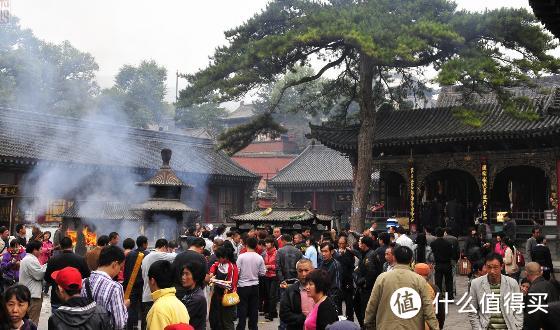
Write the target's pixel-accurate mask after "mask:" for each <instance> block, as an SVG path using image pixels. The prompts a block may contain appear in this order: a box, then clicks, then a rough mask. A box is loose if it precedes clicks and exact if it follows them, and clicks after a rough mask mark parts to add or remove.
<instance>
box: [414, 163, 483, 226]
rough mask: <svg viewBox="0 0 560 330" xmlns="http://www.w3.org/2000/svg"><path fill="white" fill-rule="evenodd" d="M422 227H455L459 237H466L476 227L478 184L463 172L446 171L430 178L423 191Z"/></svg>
mask: <svg viewBox="0 0 560 330" xmlns="http://www.w3.org/2000/svg"><path fill="white" fill-rule="evenodd" d="M419 197H420V200H421V203H422V206H421V208H420V223H421V224H422V225H423V226H429V227H431V228H435V227H443V226H446V227H452V229H453V231H454V232H455V233H456V234H464V233H466V231H467V229H468V227H469V226H471V225H473V224H474V217H475V213H476V207H477V205H478V204H479V203H480V192H479V189H478V184H477V183H476V180H475V179H474V178H473V176H472V175H471V174H469V173H467V172H465V171H462V170H452V169H446V170H441V171H437V172H433V173H431V174H430V175H428V176H427V177H426V179H425V181H424V185H423V186H422V187H421V192H420V196H419Z"/></svg>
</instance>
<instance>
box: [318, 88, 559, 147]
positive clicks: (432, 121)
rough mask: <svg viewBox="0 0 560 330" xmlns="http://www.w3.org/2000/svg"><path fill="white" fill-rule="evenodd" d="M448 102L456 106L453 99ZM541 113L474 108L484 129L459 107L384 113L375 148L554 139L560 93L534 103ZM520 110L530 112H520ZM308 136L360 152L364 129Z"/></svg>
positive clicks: (494, 105)
mask: <svg viewBox="0 0 560 330" xmlns="http://www.w3.org/2000/svg"><path fill="white" fill-rule="evenodd" d="M449 102H452V101H451V100H449ZM533 103H534V104H535V105H536V106H537V108H538V107H540V109H539V110H538V111H539V112H540V118H539V119H538V120H526V119H518V118H515V117H514V116H512V115H511V114H509V113H507V112H506V111H505V110H504V109H502V108H501V107H500V106H499V105H498V104H497V103H486V104H477V105H474V106H471V107H470V108H471V109H474V110H476V111H478V113H480V116H481V117H480V118H481V125H480V126H479V127H476V126H471V125H467V124H465V123H464V122H463V121H462V120H461V119H460V118H459V117H458V116H457V113H456V111H457V110H458V109H457V108H456V107H442V108H426V109H416V110H406V111H390V110H387V111H384V112H380V113H379V114H378V116H377V120H376V130H375V142H374V145H373V148H374V149H377V148H392V147H397V146H400V147H402V146H405V147H408V146H414V145H423V144H430V145H435V144H438V143H442V144H443V143H458V142H467V143H477V142H482V141H500V140H515V139H519V140H524V139H530V138H543V137H549V138H550V137H553V136H556V135H559V134H560V113H559V107H560V90H556V92H554V93H552V94H550V95H546V96H538V97H535V98H534V99H533ZM520 111H521V112H523V111H528V109H521V110H520ZM310 127H311V133H310V134H308V137H309V138H314V139H317V140H318V141H320V142H321V143H323V144H325V145H327V146H329V147H331V148H333V149H336V150H339V151H342V152H349V151H355V150H356V149H357V146H358V133H359V126H358V125H354V126H348V127H343V128H337V127H332V126H329V125H328V124H327V125H320V126H317V125H310Z"/></svg>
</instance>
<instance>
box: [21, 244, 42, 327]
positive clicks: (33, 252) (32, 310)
mask: <svg viewBox="0 0 560 330" xmlns="http://www.w3.org/2000/svg"><path fill="white" fill-rule="evenodd" d="M42 249H43V248H42V244H41V242H39V241H30V242H29V243H28V244H27V246H26V247H25V253H26V255H25V257H24V258H23V259H22V260H21V264H20V266H19V284H22V285H25V286H26V287H27V288H28V289H29V291H31V305H30V306H29V311H28V313H29V318H30V319H31V321H33V323H35V324H36V325H39V316H40V315H41V306H43V295H42V294H43V278H44V277H45V271H46V270H47V264H44V265H43V266H41V263H39V259H38V258H39V256H40V255H41V250H42Z"/></svg>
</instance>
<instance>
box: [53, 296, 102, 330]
mask: <svg viewBox="0 0 560 330" xmlns="http://www.w3.org/2000/svg"><path fill="white" fill-rule="evenodd" d="M111 323H112V322H111V315H109V313H108V312H107V310H105V308H103V307H102V306H100V305H97V304H96V303H95V301H93V300H91V299H89V298H84V297H74V298H70V299H69V300H68V301H67V302H66V303H65V304H63V305H62V306H60V308H58V309H57V310H56V311H54V313H53V314H52V316H51V317H50V318H49V330H51V329H55V330H65V329H68V330H70V329H72V330H76V329H77V330H109V329H113V326H112V324H111Z"/></svg>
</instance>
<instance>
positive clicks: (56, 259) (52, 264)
mask: <svg viewBox="0 0 560 330" xmlns="http://www.w3.org/2000/svg"><path fill="white" fill-rule="evenodd" d="M65 267H74V268H76V269H78V271H79V272H80V274H81V275H82V278H87V277H89V274H90V271H89V268H88V266H87V264H86V260H85V259H84V257H82V256H79V255H77V254H75V253H74V252H72V251H69V250H63V251H61V252H60V253H59V254H57V255H55V256H53V257H51V258H50V259H49V262H48V263H47V270H46V272H45V281H47V283H48V284H50V286H51V288H52V291H51V304H52V305H60V304H61V303H62V301H60V298H59V297H58V294H56V292H57V285H56V283H55V282H54V280H53V279H52V278H51V274H52V273H53V272H54V271H55V270H61V269H62V268H65Z"/></svg>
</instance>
